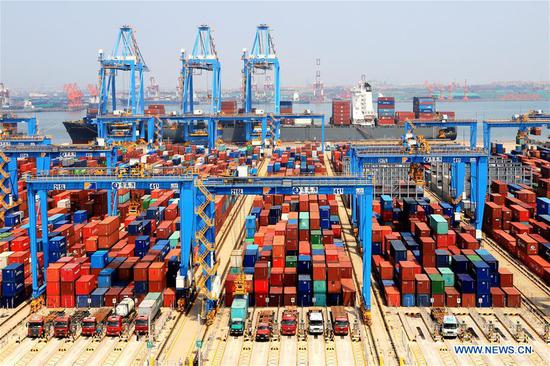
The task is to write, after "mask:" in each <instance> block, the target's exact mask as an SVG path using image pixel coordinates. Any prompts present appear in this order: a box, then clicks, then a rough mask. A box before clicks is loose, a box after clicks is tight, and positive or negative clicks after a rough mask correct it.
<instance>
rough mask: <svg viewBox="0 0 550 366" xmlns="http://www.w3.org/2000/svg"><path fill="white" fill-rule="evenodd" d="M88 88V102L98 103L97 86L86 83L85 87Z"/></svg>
mask: <svg viewBox="0 0 550 366" xmlns="http://www.w3.org/2000/svg"><path fill="white" fill-rule="evenodd" d="M86 89H87V90H88V94H89V95H90V103H92V104H98V103H99V98H98V96H99V91H98V90H97V86H96V85H94V84H88V86H87V87H86Z"/></svg>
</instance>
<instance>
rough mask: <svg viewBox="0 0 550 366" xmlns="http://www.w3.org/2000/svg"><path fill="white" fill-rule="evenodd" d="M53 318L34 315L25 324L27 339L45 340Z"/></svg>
mask: <svg viewBox="0 0 550 366" xmlns="http://www.w3.org/2000/svg"><path fill="white" fill-rule="evenodd" d="M51 320H53V317H52V316H50V317H49V318H48V317H46V316H44V315H39V314H34V315H32V316H31V317H30V318H29V321H28V322H27V337H29V338H47V337H48V336H49V334H50V325H51Z"/></svg>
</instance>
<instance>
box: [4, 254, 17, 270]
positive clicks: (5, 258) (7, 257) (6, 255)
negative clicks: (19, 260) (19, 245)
mask: <svg viewBox="0 0 550 366" xmlns="http://www.w3.org/2000/svg"><path fill="white" fill-rule="evenodd" d="M13 253H15V252H3V253H0V269H3V268H6V267H7V266H8V259H9V257H10V255H12V254H13Z"/></svg>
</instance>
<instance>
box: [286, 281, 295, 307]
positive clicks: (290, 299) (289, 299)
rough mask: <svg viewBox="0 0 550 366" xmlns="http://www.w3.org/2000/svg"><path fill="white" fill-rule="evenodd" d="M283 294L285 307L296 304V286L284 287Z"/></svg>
mask: <svg viewBox="0 0 550 366" xmlns="http://www.w3.org/2000/svg"><path fill="white" fill-rule="evenodd" d="M283 292H284V300H285V301H284V303H285V306H293V305H296V304H297V299H298V297H297V295H296V286H285V287H284V289H283Z"/></svg>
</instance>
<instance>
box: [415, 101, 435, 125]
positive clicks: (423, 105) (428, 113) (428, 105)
mask: <svg viewBox="0 0 550 366" xmlns="http://www.w3.org/2000/svg"><path fill="white" fill-rule="evenodd" d="M413 112H414V116H415V117H416V118H418V119H421V120H422V119H423V120H432V119H433V118H434V113H435V101H434V99H433V98H432V97H414V98H413Z"/></svg>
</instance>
